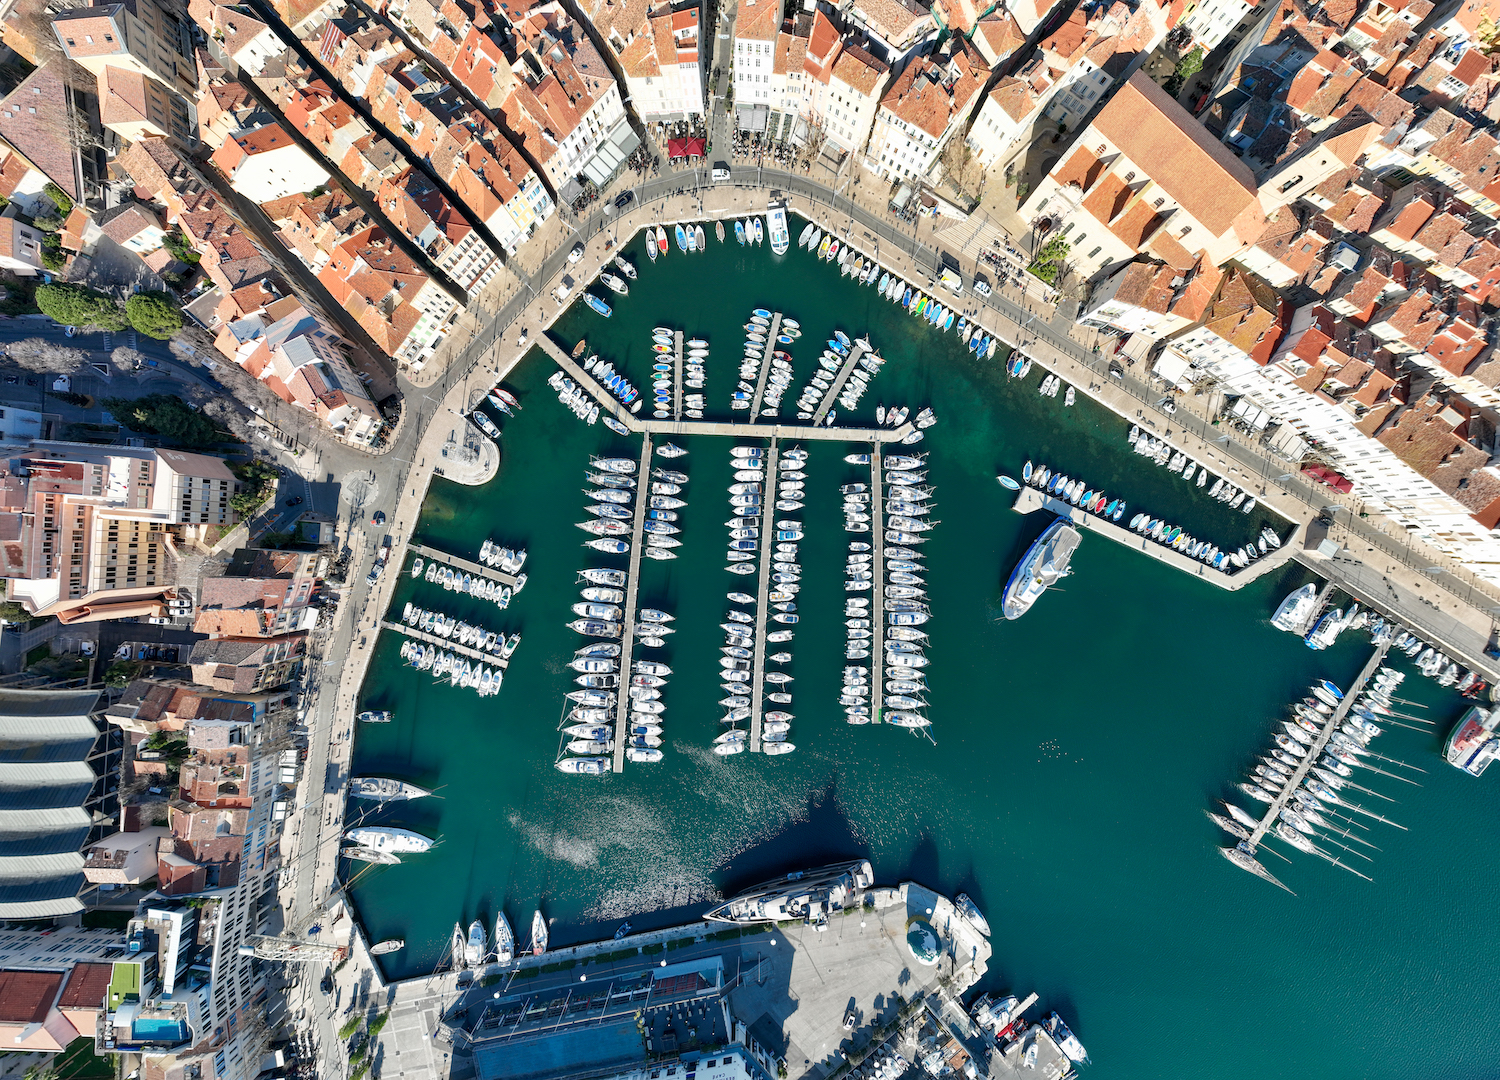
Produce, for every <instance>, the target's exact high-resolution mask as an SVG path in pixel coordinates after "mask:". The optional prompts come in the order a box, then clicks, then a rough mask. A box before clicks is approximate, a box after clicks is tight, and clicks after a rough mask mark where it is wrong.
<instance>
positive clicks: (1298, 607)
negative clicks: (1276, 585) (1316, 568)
mask: <svg viewBox="0 0 1500 1080" xmlns="http://www.w3.org/2000/svg"><path fill="white" fill-rule="evenodd" d="M1317 600H1318V586H1317V583H1316V582H1308V583H1307V584H1306V585H1304V586H1302V588H1300V589H1297V590H1296V591H1294V592H1292V593H1290V594H1288V596H1287V598H1286V599H1285V600H1283V601H1282V602H1281V606H1280V607H1279V608H1277V609H1276V614H1275V615H1272V616H1271V625H1272V626H1274V627H1276V629H1278V630H1285V631H1286V632H1287V633H1289V634H1295V633H1296V632H1297V631H1298V629H1300V628H1301V626H1302V624H1303V623H1305V622H1306V621H1307V617H1308V615H1309V614H1310V613H1311V612H1312V608H1313V604H1315V603H1317Z"/></svg>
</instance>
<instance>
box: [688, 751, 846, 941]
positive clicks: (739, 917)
mask: <svg viewBox="0 0 1500 1080" xmlns="http://www.w3.org/2000/svg"><path fill="white" fill-rule="evenodd" d="M726 745H736V744H733V743H730V744H726ZM739 745H743V744H739ZM714 752H715V753H718V747H715V748H714ZM730 752H736V751H730ZM874 883H875V872H874V870H873V869H872V868H871V866H870V862H869V860H868V859H860V860H859V861H857V862H846V863H833V864H832V865H829V866H820V867H817V868H815V869H812V870H799V871H796V872H794V873H791V874H787V875H786V876H785V877H782V878H773V879H772V880H770V881H763V882H761V883H760V884H759V885H756V886H754V887H753V888H750V889H748V890H746V891H745V892H743V893H741V894H740V895H738V896H736V897H734V898H733V899H731V900H728V901H726V902H725V903H722V904H720V905H719V906H718V907H716V908H713V909H712V910H710V911H709V912H708V913H707V914H705V915H704V918H706V919H712V920H713V921H714V922H726V923H740V924H748V923H765V922H770V923H774V922H780V921H784V920H788V919H796V920H800V921H804V922H806V923H807V924H809V925H810V926H813V927H815V928H817V929H826V928H827V925H828V916H829V914H830V913H831V912H836V911H842V910H843V909H845V908H856V907H858V906H859V905H861V904H862V903H863V902H864V891H865V890H866V889H868V888H870V887H871V886H872V885H873V884H874Z"/></svg>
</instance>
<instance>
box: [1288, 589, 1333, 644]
mask: <svg viewBox="0 0 1500 1080" xmlns="http://www.w3.org/2000/svg"><path fill="white" fill-rule="evenodd" d="M1332 592H1333V582H1332V581H1328V582H1326V583H1325V584H1324V585H1323V587H1322V588H1321V589H1319V590H1318V597H1317V599H1316V600H1314V601H1313V606H1312V610H1310V611H1309V612H1308V613H1307V618H1305V619H1303V620H1302V622H1301V623H1300V624H1298V626H1297V628H1296V630H1295V633H1296V634H1297V636H1298V637H1306V636H1307V633H1308V631H1309V630H1311V629H1312V628H1313V627H1314V626H1316V625H1317V623H1318V616H1319V615H1321V614H1323V609H1324V608H1326V607H1327V606H1328V597H1329V595H1330V594H1332Z"/></svg>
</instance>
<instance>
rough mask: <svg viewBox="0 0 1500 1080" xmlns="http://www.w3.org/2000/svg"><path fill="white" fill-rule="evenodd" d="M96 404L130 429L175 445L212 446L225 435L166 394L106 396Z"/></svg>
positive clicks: (226, 439) (197, 413)
mask: <svg viewBox="0 0 1500 1080" xmlns="http://www.w3.org/2000/svg"><path fill="white" fill-rule="evenodd" d="M99 404H101V405H103V406H104V407H105V408H106V409H108V410H109V412H110V414H111V415H112V416H113V417H114V418H115V419H116V420H118V421H119V422H120V423H122V424H124V425H125V426H126V427H128V428H130V429H131V430H132V431H145V432H149V433H150V434H152V435H160V436H161V437H162V438H163V439H166V440H167V441H169V442H174V443H176V444H178V445H179V446H214V445H216V444H218V443H221V442H228V441H230V440H229V438H228V437H227V436H226V435H225V434H224V433H223V432H222V431H220V430H219V429H218V428H216V427H215V426H214V425H213V423H212V421H210V420H209V419H208V417H206V416H204V415H203V414H202V413H199V412H194V411H193V410H192V409H190V408H188V407H187V405H186V404H185V403H184V402H183V401H182V399H181V398H175V397H172V396H171V395H170V394H147V395H146V396H145V397H139V398H117V397H109V398H103V399H102V400H100V402H99Z"/></svg>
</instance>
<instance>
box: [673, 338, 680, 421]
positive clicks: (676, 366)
mask: <svg viewBox="0 0 1500 1080" xmlns="http://www.w3.org/2000/svg"><path fill="white" fill-rule="evenodd" d="M672 419H673V420H681V419H682V331H681V330H674V331H672Z"/></svg>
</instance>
